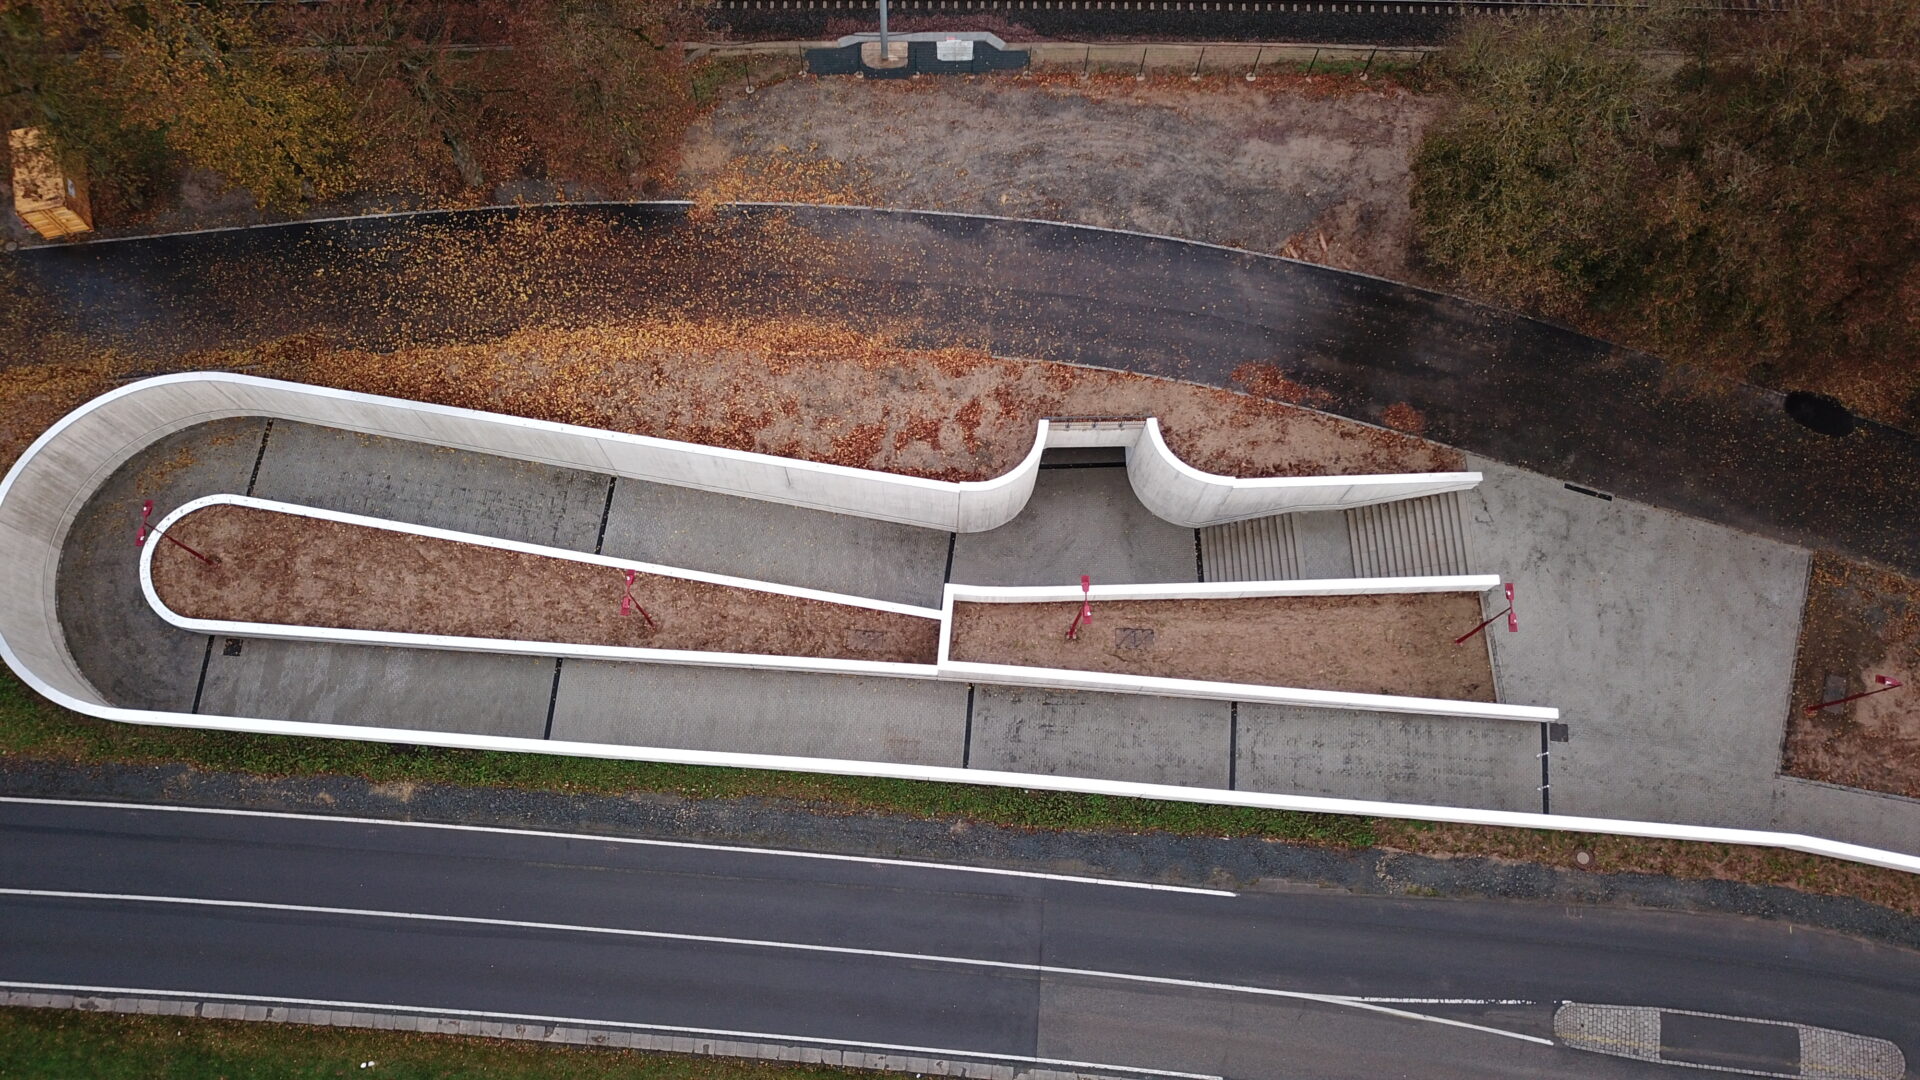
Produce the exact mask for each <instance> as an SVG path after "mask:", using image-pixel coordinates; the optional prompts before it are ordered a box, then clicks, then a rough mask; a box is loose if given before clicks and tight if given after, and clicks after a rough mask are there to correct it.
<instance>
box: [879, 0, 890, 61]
mask: <svg viewBox="0 0 1920 1080" xmlns="http://www.w3.org/2000/svg"><path fill="white" fill-rule="evenodd" d="M887 60H888V54H887V0H880V62H881V63H886V61H887Z"/></svg>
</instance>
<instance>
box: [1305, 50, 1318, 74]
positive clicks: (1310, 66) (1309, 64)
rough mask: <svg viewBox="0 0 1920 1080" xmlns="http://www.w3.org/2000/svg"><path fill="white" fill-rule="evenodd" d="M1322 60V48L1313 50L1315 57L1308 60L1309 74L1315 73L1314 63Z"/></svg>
mask: <svg viewBox="0 0 1920 1080" xmlns="http://www.w3.org/2000/svg"><path fill="white" fill-rule="evenodd" d="M1319 62H1320V50H1319V49H1315V50H1313V59H1311V60H1308V61H1307V74H1309V75H1311V74H1313V65H1315V64H1317V63H1319Z"/></svg>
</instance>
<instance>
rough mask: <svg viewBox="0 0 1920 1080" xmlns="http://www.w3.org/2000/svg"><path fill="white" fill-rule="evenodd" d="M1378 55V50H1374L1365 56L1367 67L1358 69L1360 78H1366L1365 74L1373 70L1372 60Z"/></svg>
mask: <svg viewBox="0 0 1920 1080" xmlns="http://www.w3.org/2000/svg"><path fill="white" fill-rule="evenodd" d="M1379 55H1380V50H1379V49H1375V50H1373V51H1372V52H1370V53H1368V54H1367V66H1366V67H1363V68H1361V69H1360V75H1361V77H1362V78H1364V77H1365V76H1366V74H1367V72H1369V71H1372V70H1373V58H1374V57H1376V56H1379Z"/></svg>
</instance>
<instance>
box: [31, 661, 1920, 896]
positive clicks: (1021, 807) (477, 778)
mask: <svg viewBox="0 0 1920 1080" xmlns="http://www.w3.org/2000/svg"><path fill="white" fill-rule="evenodd" d="M0 757H18V758H28V759H39V760H52V761H64V762H73V763H81V764H127V765H153V764H184V765H190V766H193V767H195V768H199V769H206V770H212V771H218V772H237V773H248V774H253V775H259V776H317V775H346V776H357V777H361V778H363V779H366V780H370V781H373V782H376V783H394V782H413V783H422V784H451V785H457V786H463V787H503V788H516V789H521V790H528V791H557V792H565V793H568V794H597V795H625V794H629V793H632V792H658V793H664V794H673V795H679V796H682V797H684V798H689V799H720V798H767V799H782V800H792V801H795V802H798V803H801V804H803V805H804V806H806V807H807V808H809V809H813V810H817V811H820V812H823V813H859V812H874V813H887V814H904V815H909V816H913V817H919V818H925V819H937V820H965V821H971V822H978V823H981V824H986V825H999V826H1011V827H1014V828H1026V829H1049V830H1055V829H1059V830H1065V829H1072V830H1084V831H1090V832H1108V833H1143V832H1163V833H1174V834H1180V835H1189V836H1217V837H1247V838H1257V839H1265V840H1276V841H1282V842H1287V843H1301V844H1316V845H1322V846H1326V847H1336V848H1346V849H1356V848H1370V847H1378V848H1385V849H1388V850H1392V851H1403V852H1408V853H1411V854H1416V855H1430V856H1438V857H1483V858H1493V859H1501V860H1509V861H1515V862H1529V863H1540V864H1545V865H1548V866H1555V867H1562V868H1567V869H1575V868H1584V869H1588V870H1592V871H1596V872H1600V873H1639V874H1661V875H1667V876H1672V877H1678V878H1695V879H1701V878H1708V879H1718V880H1724V881H1736V882H1744V883H1747V884H1752V885H1778V886H1785V887H1787V888H1793V889H1800V890H1802V891H1805V892H1809V893H1815V894H1819V895H1824V896H1846V897H1854V898H1857V899H1860V900H1865V901H1867V902H1869V903H1874V904H1879V905H1881V906H1883V907H1887V908H1891V909H1893V910H1895V911H1899V912H1904V913H1906V914H1908V915H1916V916H1920V875H1916V874H1906V873H1902V872H1900V871H1898V870H1885V869H1881V868H1879V867H1872V866H1863V865H1861V864H1859V863H1853V862H1847V861H1845V860H1841V859H1829V858H1823V857H1821V856H1817V855H1802V854H1800V853H1798V852H1791V851H1782V850H1779V849H1777V848H1762V847H1741V846H1737V845H1730V844H1706V843H1696V842H1690V841H1683V840H1648V839H1640V838H1637V837H1625V836H1611V835H1604V834H1591V833H1574V832H1559V831H1553V830H1546V829H1515V828H1496V827H1493V826H1484V825H1442V824H1435V823H1431V822H1422V821H1408V820H1404V819H1399V818H1364V817H1349V816H1344V815H1338V814H1305V813H1297V812H1293V811H1286V810H1256V809H1248V808H1245V807H1232V806H1212V805H1208V804H1206V803H1185V802H1163V801H1159V800H1153V799H1128V798H1118V797H1114V796H1106V795H1080V794H1074V793H1071V792H1050V791H1028V790H1024V789H1020V788H1001V787H984V786H979V785H973V784H947V783H934V782H930V781H924V780H892V779H881V778H875V777H858V776H827V775H823V774H820V773H790V772H771V771H761V770H754V769H724V768H714V767H711V766H702V765H668V764H659V763H655V762H644V761H608V760H602V759H599V758H576V757H559V756H555V755H550V754H520V753H508V752H503V751H485V750H445V749H438V748H433V747H406V746H394V745H389V744H386V743H371V742H357V741H354V740H350V739H312V738H299V737H293V736H284V735H247V734H239V733H234V732H225V731H201V730H197V729H193V728H163V727H143V726H140V725H136V724H116V723H113V722H111V721H106V720H96V719H94V718H92V717H88V716H82V715H80V714H78V713H75V712H71V711H68V710H66V709H62V708H60V707H58V706H56V705H53V704H52V703H50V702H48V701H46V700H44V699H42V698H41V697H39V696H38V695H37V694H34V693H33V692H32V691H30V690H28V689H27V688H26V687H25V686H24V685H23V684H21V683H20V682H19V680H17V679H16V678H14V676H13V675H12V673H11V672H7V671H4V670H0ZM1583 853H1584V854H1585V855H1587V856H1588V861H1587V862H1586V863H1584V864H1583V863H1581V862H1579V861H1577V859H1576V856H1577V855H1579V854H1583Z"/></svg>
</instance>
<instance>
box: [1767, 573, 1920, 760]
mask: <svg viewBox="0 0 1920 1080" xmlns="http://www.w3.org/2000/svg"><path fill="white" fill-rule="evenodd" d="M1875 675H1886V676H1890V677H1892V678H1894V679H1897V680H1899V681H1900V682H1902V683H1904V684H1905V686H1904V687H1903V688H1902V689H1899V690H1890V691H1888V692H1886V693H1883V694H1875V695H1874V696H1873V697H1870V698H1863V699H1862V700H1860V701H1855V702H1851V703H1849V704H1846V705H1840V706H1836V707H1834V708H1830V709H1822V710H1820V711H1819V712H1818V713H1815V714H1813V715H1811V716H1809V715H1808V714H1807V712H1806V707H1807V706H1809V705H1813V704H1817V703H1819V702H1821V701H1831V700H1833V699H1834V698H1836V697H1843V696H1845V695H1847V694H1858V693H1861V692H1863V691H1866V690H1873V689H1877V685H1876V684H1875V683H1874V682H1873V677H1874V676H1875ZM1830 683H1831V685H1829V684H1830ZM1917 692H1920V581H1916V580H1914V579H1913V578H1908V577H1901V576H1900V575H1898V574H1891V573H1887V572H1885V571H1882V570H1876V569H1873V568H1871V567H1866V566H1862V565H1860V564H1858V563H1850V562H1847V561H1845V560H1842V559H1839V558H1836V557H1834V556H1832V555H1828V554H1826V553H1824V552H1823V553H1820V554H1817V555H1815V556H1814V559H1813V571H1812V574H1811V576H1810V577H1809V578H1808V581H1807V606H1806V611H1805V614H1804V616H1803V618H1802V620H1801V623H1800V649H1799V653H1798V658H1797V660H1796V661H1795V663H1794V671H1793V701H1792V711H1791V712H1790V713H1789V715H1788V718H1787V734H1786V741H1785V745H1784V747H1783V750H1782V760H1781V768H1782V770H1783V771H1785V772H1786V773H1787V774H1788V775H1791V776H1800V777H1805V778H1806V779H1809V780H1824V781H1827V782H1828V783H1833V784H1845V785H1846V786H1848V787H1857V788H1867V789H1869V790H1872V791H1885V792H1889V793H1891V794H1894V795H1905V796H1908V797H1910V798H1920V699H1916V698H1915V697H1914V694H1915V693H1917Z"/></svg>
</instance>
